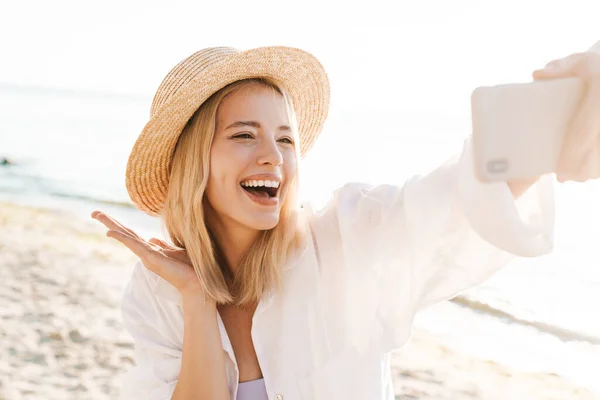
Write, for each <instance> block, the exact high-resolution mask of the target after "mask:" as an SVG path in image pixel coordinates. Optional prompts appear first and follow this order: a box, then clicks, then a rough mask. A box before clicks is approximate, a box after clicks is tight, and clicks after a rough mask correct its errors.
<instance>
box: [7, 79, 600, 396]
mask: <svg viewBox="0 0 600 400" xmlns="http://www.w3.org/2000/svg"><path fill="white" fill-rule="evenodd" d="M467 100H468V99H467ZM151 101H152V96H151V95H133V94H132V95H127V94H112V93H104V92H100V91H98V92H94V91H81V90H72V89H60V88H45V87H37V86H26V85H17V84H8V83H5V84H0V160H2V159H3V158H6V159H9V160H10V161H11V165H4V166H0V200H5V201H11V202H15V203H19V204H27V205H35V206H41V207H46V208H50V209H65V210H69V211H71V212H73V213H75V214H76V215H77V216H79V217H81V218H90V214H91V212H92V211H94V210H102V211H105V212H108V213H109V214H110V215H112V216H114V217H115V218H117V219H119V220H120V221H121V222H123V223H124V224H125V225H127V226H129V227H131V228H133V229H135V230H136V231H137V232H139V233H140V234H141V235H142V236H144V237H146V238H150V237H152V236H158V237H161V235H162V233H161V230H160V224H159V221H158V220H157V219H156V218H151V217H149V216H147V215H145V214H144V213H142V212H141V211H139V210H137V209H136V208H135V207H133V205H132V203H131V201H130V199H129V196H128V195H127V191H126V189H125V167H126V163H127V157H128V155H129V151H130V150H131V148H132V146H133V144H134V143H135V140H136V138H137V135H138V134H139V132H141V130H142V128H143V126H144V124H145V122H146V120H147V118H148V116H149V110H150V104H151ZM449 109H451V111H448V110H433V111H432V110H427V108H426V105H425V106H423V105H421V106H415V105H414V104H413V103H411V101H410V99H409V100H406V101H404V102H398V104H397V107H396V108H394V104H390V102H387V103H386V104H383V105H382V104H378V105H375V106H372V107H370V106H365V105H361V106H359V107H356V108H352V107H351V106H348V105H345V104H338V103H336V102H335V101H332V108H331V112H330V116H329V120H328V122H327V123H326V125H325V128H324V130H323V133H322V135H321V138H319V140H318V142H317V144H316V145H315V148H314V151H312V152H311V153H309V155H308V156H307V157H306V158H305V159H304V160H303V163H302V166H301V168H302V170H301V184H302V196H303V198H304V199H305V201H311V202H314V203H315V204H317V205H319V204H323V203H324V202H326V201H327V199H328V198H329V196H330V195H331V193H332V191H333V190H334V189H335V188H336V187H338V186H340V185H341V184H343V183H345V182H348V181H365V182H368V183H373V184H377V183H384V182H385V183H398V184H402V183H403V181H404V180H405V179H407V178H409V177H410V176H411V175H412V174H414V173H423V172H426V171H427V170H428V169H431V168H433V167H435V166H436V165H437V164H438V163H441V162H442V161H444V159H445V158H446V157H449V156H451V155H452V154H454V153H455V152H456V151H458V150H459V149H460V148H461V146H462V140H463V139H465V138H466V136H467V135H468V134H469V129H470V116H469V110H468V104H467V102H465V103H464V104H461V105H457V106H456V107H454V108H452V107H450V108H449ZM599 200H600V183H599V182H587V183H585V184H576V183H566V184H557V186H556V204H557V213H556V233H555V248H554V251H553V252H552V253H551V254H549V255H546V256H542V257H537V258H521V259H516V260H515V261H513V262H511V263H510V264H509V265H507V266H506V267H505V268H504V269H503V270H501V271H500V272H498V273H497V274H496V275H495V276H494V277H492V278H491V279H490V280H489V281H487V282H485V283H484V284H482V285H480V286H478V287H476V288H473V289H469V290H467V291H466V292H464V293H463V294H462V295H461V296H459V297H457V298H455V299H454V300H452V301H448V302H444V303H441V304H439V305H436V306H434V307H432V308H430V309H428V310H426V311H424V312H422V313H421V314H420V315H418V317H417V320H416V326H417V327H419V328H423V329H427V330H429V331H431V332H434V333H436V334H439V335H440V336H441V337H443V338H445V340H447V342H448V343H449V345H451V346H454V347H456V348H458V349H460V350H461V351H465V352H467V353H469V354H473V355H476V356H479V357H484V358H487V359H490V360H492V361H495V362H498V363H502V364H505V365H508V366H510V367H514V368H518V369H521V370H524V371H539V372H551V373H555V374H559V375H563V376H566V377H568V378H569V379H571V380H573V381H575V382H577V383H579V384H581V385H584V386H587V387H589V388H591V389H593V390H596V391H598V392H599V393H600V379H598V376H600V375H599V374H600V309H599V307H600V206H599V204H600V202H599ZM107 240H111V239H108V238H107Z"/></svg>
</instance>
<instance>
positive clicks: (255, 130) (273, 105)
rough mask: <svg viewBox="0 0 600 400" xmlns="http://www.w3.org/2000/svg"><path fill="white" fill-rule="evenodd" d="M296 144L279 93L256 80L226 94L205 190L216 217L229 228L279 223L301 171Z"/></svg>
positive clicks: (268, 227) (212, 148)
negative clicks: (288, 195) (287, 197)
mask: <svg viewBox="0 0 600 400" xmlns="http://www.w3.org/2000/svg"><path fill="white" fill-rule="evenodd" d="M295 146H296V143H295V139H294V137H293V135H292V131H291V129H290V125H289V121H288V117H287V111H286V105H285V102H284V99H283V96H281V95H280V94H279V93H276V92H274V91H273V90H272V89H271V88H268V87H265V86H263V85H260V84H251V85H248V86H244V87H242V88H240V89H238V90H236V91H235V92H232V93H230V94H229V95H227V96H226V97H225V98H224V99H223V101H222V102H221V104H220V105H219V108H218V110H217V119H216V128H215V135H214V139H213V143H212V147H211V152H210V176H209V181H208V187H207V190H206V198H207V200H208V203H209V205H210V208H211V209H212V213H213V217H214V220H215V222H216V223H217V224H219V225H220V226H221V227H223V228H225V229H227V230H229V229H240V228H242V229H250V230H255V231H259V230H266V229H271V228H273V227H275V226H276V225H277V223H278V222H279V216H280V211H281V206H282V204H283V203H284V201H285V198H286V196H287V193H288V192H289V189H290V185H291V180H292V178H293V177H294V176H295V174H296V154H295V150H294V147H295Z"/></svg>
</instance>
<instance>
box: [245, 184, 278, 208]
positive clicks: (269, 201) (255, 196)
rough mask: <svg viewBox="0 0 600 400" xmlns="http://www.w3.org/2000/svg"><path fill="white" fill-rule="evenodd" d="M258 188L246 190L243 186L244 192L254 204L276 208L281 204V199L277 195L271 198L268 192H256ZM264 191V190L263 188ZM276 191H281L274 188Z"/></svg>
mask: <svg viewBox="0 0 600 400" xmlns="http://www.w3.org/2000/svg"><path fill="white" fill-rule="evenodd" d="M256 189H258V188H254V187H253V188H245V187H243V186H242V190H243V191H244V193H246V195H247V196H248V197H249V198H250V200H252V201H253V202H254V203H256V204H259V205H261V206H276V205H277V204H278V203H279V197H277V195H275V196H273V197H271V196H270V194H269V193H267V191H266V190H256ZM261 189H263V188H261ZM273 189H275V190H276V191H278V190H279V189H277V188H273Z"/></svg>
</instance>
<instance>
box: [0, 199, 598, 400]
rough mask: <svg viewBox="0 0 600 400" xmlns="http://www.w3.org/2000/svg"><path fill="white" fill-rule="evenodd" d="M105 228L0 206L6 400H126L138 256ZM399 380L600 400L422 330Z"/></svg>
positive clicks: (1, 397)
mask: <svg viewBox="0 0 600 400" xmlns="http://www.w3.org/2000/svg"><path fill="white" fill-rule="evenodd" d="M91 211H92V210H90V212H91ZM105 231H106V229H105V228H104V227H103V226H102V225H101V224H100V223H99V222H96V221H93V220H92V219H91V218H90V219H89V220H82V219H80V218H76V217H74V216H73V215H72V214H70V213H68V212H64V211H55V210H44V209H36V208H33V207H28V206H22V205H15V204H11V203H0V338H1V340H0V354H2V357H0V400H17V399H56V400H60V399H86V400H87V399H115V398H118V394H119V376H120V374H121V373H122V372H124V371H125V370H127V369H129V368H130V367H131V366H132V365H133V363H134V359H133V344H132V341H131V338H130V337H129V336H128V334H127V333H126V332H125V331H124V329H123V326H122V322H121V316H120V312H119V308H118V305H119V300H120V296H121V292H122V290H123V288H124V286H125V284H126V282H127V280H128V279H129V276H130V274H131V269H132V267H133V265H134V263H135V261H136V257H135V255H134V254H132V253H131V252H130V251H129V250H128V249H126V248H125V247H124V246H122V245H121V244H119V243H118V242H116V241H114V240H113V239H110V238H107V237H106V236H105V235H104V233H105ZM392 373H393V376H394V379H395V388H396V394H397V395H396V399H402V400H417V399H418V400H433V399H439V400H442V399H448V400H450V399H452V400H467V399H468V400H473V399H485V400H496V399H498V400H499V399H511V400H514V399H527V400H531V399H556V400H566V399H586V400H592V399H594V400H600V395H598V394H593V393H591V392H589V391H588V390H586V389H584V388H580V387H577V386H576V385H575V384H573V383H571V382H569V381H567V380H566V379H564V378H562V377H560V376H556V375H552V374H533V373H525V372H522V371H518V370H514V369H508V368H506V367H504V366H502V365H499V364H496V363H493V362H491V361H486V360H481V359H476V358H473V357H470V356H467V355H465V354H461V353H459V352H457V351H455V350H453V349H451V348H450V347H448V346H447V345H445V344H444V343H443V342H442V341H441V340H440V339H439V338H437V337H435V336H434V335H433V334H431V333H428V332H424V331H420V330H416V331H415V332H414V334H413V337H412V339H411V342H410V343H409V344H408V345H407V346H406V347H405V348H403V349H402V350H400V351H398V352H397V353H395V355H394V360H393V366H392Z"/></svg>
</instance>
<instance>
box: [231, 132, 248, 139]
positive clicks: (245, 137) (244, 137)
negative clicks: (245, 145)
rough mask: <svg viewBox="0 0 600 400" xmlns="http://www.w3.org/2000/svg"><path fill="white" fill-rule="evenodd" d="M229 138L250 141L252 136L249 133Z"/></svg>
mask: <svg viewBox="0 0 600 400" xmlns="http://www.w3.org/2000/svg"><path fill="white" fill-rule="evenodd" d="M231 138H232V139H252V138H253V136H252V134H251V133H248V132H244V133H238V134H236V135H233V136H232V137H231Z"/></svg>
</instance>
